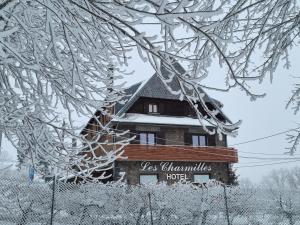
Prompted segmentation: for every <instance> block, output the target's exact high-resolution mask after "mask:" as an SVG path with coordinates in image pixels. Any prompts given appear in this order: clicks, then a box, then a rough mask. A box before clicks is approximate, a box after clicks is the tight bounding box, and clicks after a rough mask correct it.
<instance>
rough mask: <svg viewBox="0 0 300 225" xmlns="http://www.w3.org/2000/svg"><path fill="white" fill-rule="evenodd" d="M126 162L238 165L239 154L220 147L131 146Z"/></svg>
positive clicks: (128, 147) (232, 149)
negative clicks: (225, 163) (220, 163)
mask: <svg viewBox="0 0 300 225" xmlns="http://www.w3.org/2000/svg"><path fill="white" fill-rule="evenodd" d="M123 156H125V157H127V159H121V160H126V161H190V162H191V161H203V162H229V163H237V162H238V154H237V150H236V149H234V148H226V147H219V146H216V147H215V146H209V147H193V146H174V145H172V146H171V145H140V144H130V145H127V146H126V147H125V151H124V154H123Z"/></svg>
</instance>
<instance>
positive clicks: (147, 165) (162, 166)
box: [141, 161, 211, 180]
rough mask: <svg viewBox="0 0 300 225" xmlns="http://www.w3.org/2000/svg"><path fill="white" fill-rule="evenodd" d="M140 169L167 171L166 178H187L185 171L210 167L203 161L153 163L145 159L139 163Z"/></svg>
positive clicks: (205, 170)
mask: <svg viewBox="0 0 300 225" xmlns="http://www.w3.org/2000/svg"><path fill="white" fill-rule="evenodd" d="M141 170H142V171H143V172H157V171H162V172H167V174H166V176H167V180H188V178H187V175H186V172H200V173H203V172H210V171H211V167H210V166H207V165H206V164H205V163H204V162H201V163H194V164H191V165H176V164H175V163H174V162H160V163H159V164H153V163H151V162H148V161H146V162H142V163H141ZM176 172H178V173H176Z"/></svg>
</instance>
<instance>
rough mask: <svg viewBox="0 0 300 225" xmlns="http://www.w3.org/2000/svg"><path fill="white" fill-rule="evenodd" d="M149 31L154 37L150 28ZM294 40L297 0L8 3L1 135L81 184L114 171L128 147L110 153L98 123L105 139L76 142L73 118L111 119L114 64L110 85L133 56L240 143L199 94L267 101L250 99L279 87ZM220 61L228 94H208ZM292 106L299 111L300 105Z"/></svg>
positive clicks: (1, 28)
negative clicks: (75, 175)
mask: <svg viewBox="0 0 300 225" xmlns="http://www.w3.org/2000/svg"><path fill="white" fill-rule="evenodd" d="M147 23H151V24H157V26H156V27H157V28H155V29H149V28H148V26H147V25H146V24H147ZM297 41H299V4H298V3H297V1H294V0H281V1H273V0H251V1H226V0H204V1H197V0H193V1H186V0H178V1H170V0H140V1H133V0H108V1H97V0H76V1H75V0H63V1H58V0H4V1H2V2H1V3H0V115H1V116H0V128H1V129H2V130H3V133H4V135H5V136H6V137H7V138H8V139H9V140H10V141H11V143H13V144H14V146H15V147H16V148H17V149H18V154H19V157H20V158H24V159H25V158H26V160H27V162H28V163H31V164H32V165H34V166H35V167H37V168H36V169H37V170H39V168H38V163H37V162H38V161H40V160H41V159H42V160H45V161H47V162H49V163H50V164H51V166H53V167H57V168H59V167H62V168H61V169H63V170H71V168H73V166H74V165H77V167H78V168H79V169H78V170H79V171H81V172H80V174H85V175H84V177H85V176H88V175H89V174H90V172H91V171H90V170H86V168H87V166H86V165H87V164H89V167H91V168H94V169H97V170H100V171H102V170H106V169H108V168H109V167H110V165H111V162H113V161H114V160H115V159H116V158H117V157H119V156H120V154H121V153H122V146H124V145H126V144H127V143H128V140H124V141H123V142H122V143H119V144H120V146H121V147H120V148H117V149H116V150H115V151H112V152H106V151H105V148H101V145H102V144H103V143H101V141H100V142H99V140H100V137H101V136H102V135H103V134H104V133H105V134H107V133H109V134H112V133H111V132H113V131H111V130H109V129H107V128H106V127H104V126H103V124H101V122H100V121H98V120H97V118H95V120H96V121H97V122H98V126H100V127H101V128H102V129H101V130H102V131H101V132H96V135H95V137H94V138H93V139H92V140H91V139H87V138H85V137H84V136H81V135H79V130H80V129H79V128H78V127H76V125H75V123H74V114H79V115H93V112H94V110H95V109H97V110H102V111H103V113H107V111H106V110H105V109H107V108H109V107H110V106H112V105H113V104H114V103H115V102H116V101H119V100H120V99H121V98H122V85H117V84H116V83H112V82H111V78H112V77H111V76H110V70H111V65H113V67H114V75H113V80H116V79H118V78H122V75H124V74H125V72H124V71H122V70H121V68H124V66H127V65H128V59H129V55H128V53H129V52H131V51H135V50H136V51H138V53H139V55H140V57H141V58H142V59H143V60H145V61H148V62H149V63H151V65H152V66H153V68H154V69H155V70H156V71H157V73H158V75H159V76H160V78H161V79H162V81H164V83H165V85H166V86H167V87H168V84H169V83H170V81H171V80H172V79H176V80H177V81H178V82H179V83H180V86H181V89H180V90H172V88H171V87H169V89H170V91H171V92H173V93H174V94H179V95H181V97H182V99H183V98H184V97H186V99H187V100H188V102H189V103H190V105H191V106H192V107H193V108H194V110H195V111H196V112H197V115H198V117H199V119H200V120H203V119H204V120H207V121H208V122H209V123H210V124H211V125H213V126H215V127H217V129H216V130H208V129H207V132H209V133H210V134H213V133H214V132H217V133H219V134H221V133H223V134H227V135H235V134H236V129H237V127H238V125H239V122H237V123H234V124H225V123H223V122H221V121H219V120H218V118H217V117H216V115H217V114H218V109H213V110H212V109H209V108H208V107H207V106H206V104H205V101H204V98H205V95H206V93H204V92H202V91H200V90H202V89H204V90H211V89H212V90H219V91H229V90H230V89H232V88H240V89H242V90H243V91H244V92H245V93H246V94H247V95H249V97H250V99H251V100H255V99H257V98H259V97H263V96H264V94H263V93H254V92H252V90H251V87H250V85H251V83H252V82H253V81H260V82H261V81H263V80H264V78H265V77H266V76H269V77H270V79H271V80H272V79H273V72H274V70H275V69H276V68H277V66H278V64H279V61H280V60H281V59H284V60H286V63H285V66H286V67H289V66H290V63H289V60H288V51H289V49H290V48H291V47H293V46H294V45H295V43H296V42H297ZM254 52H255V53H254ZM258 55H259V56H261V58H260V59H259V60H257V61H255V59H256V58H257V56H258ZM177 62H179V63H181V64H182V65H183V67H184V70H182V69H181V67H178V66H177ZM216 62H218V63H219V65H220V66H224V67H225V69H226V70H227V73H224V80H225V83H224V87H221V88H220V87H208V86H205V85H203V80H204V79H205V78H207V77H209V76H210V75H209V74H208V67H209V66H211V65H214V66H215V65H216ZM252 62H255V63H254V64H253V63H252ZM162 66H163V67H164V68H165V69H167V70H168V71H169V73H168V75H167V76H164V75H163V74H162V73H161V68H162ZM218 75H220V74H218ZM199 87H201V88H202V89H199ZM294 96H297V95H294ZM292 101H293V102H297V100H296V98H295V97H293V99H292ZM199 105H200V106H201V107H202V108H204V110H205V114H206V115H208V116H206V117H205V116H204V115H203V114H202V113H201V112H200V111H199V107H198V106H199ZM60 108H63V109H64V110H65V112H66V113H65V115H61V110H60ZM63 121H65V123H63ZM62 124H64V125H62ZM74 140H76V142H77V143H78V144H77V147H74V145H73V143H74ZM105 144H107V143H105ZM99 147H100V149H102V150H103V154H102V155H101V156H95V155H94V158H93V160H89V161H87V159H86V158H84V157H83V156H82V155H80V154H78V153H79V152H82V151H83V150H84V151H89V152H90V153H91V154H92V155H93V153H94V150H95V148H99ZM293 151H294V150H293ZM293 151H291V152H293ZM62 159H63V160H62ZM62 162H63V163H62ZM92 164H93V165H94V166H91V165H92ZM65 165H67V166H65Z"/></svg>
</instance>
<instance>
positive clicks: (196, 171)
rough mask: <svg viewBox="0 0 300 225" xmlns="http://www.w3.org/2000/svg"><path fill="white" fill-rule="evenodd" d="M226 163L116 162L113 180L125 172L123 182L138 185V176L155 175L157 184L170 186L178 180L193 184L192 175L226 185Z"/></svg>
mask: <svg viewBox="0 0 300 225" xmlns="http://www.w3.org/2000/svg"><path fill="white" fill-rule="evenodd" d="M228 166H229V164H228V163H213V162H173V161H156V162H152V161H150V162H149V161H117V162H116V164H115V168H116V173H115V177H114V179H115V180H117V179H119V178H120V176H119V174H122V173H124V172H125V177H124V181H126V182H127V183H128V184H131V185H136V184H140V175H157V178H158V182H167V183H168V184H172V183H175V182H178V181H180V180H186V181H188V182H194V175H209V178H210V179H215V180H217V181H220V182H223V183H228V179H229V177H228V174H229V167H228Z"/></svg>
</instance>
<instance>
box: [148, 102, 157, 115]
mask: <svg viewBox="0 0 300 225" xmlns="http://www.w3.org/2000/svg"><path fill="white" fill-rule="evenodd" d="M148 112H149V113H158V105H157V104H152V103H151V104H149V106H148Z"/></svg>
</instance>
